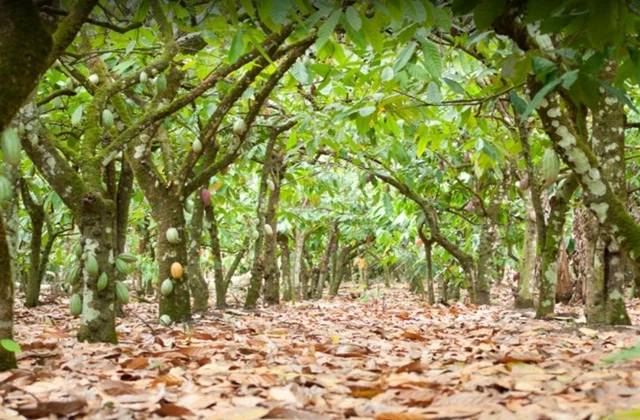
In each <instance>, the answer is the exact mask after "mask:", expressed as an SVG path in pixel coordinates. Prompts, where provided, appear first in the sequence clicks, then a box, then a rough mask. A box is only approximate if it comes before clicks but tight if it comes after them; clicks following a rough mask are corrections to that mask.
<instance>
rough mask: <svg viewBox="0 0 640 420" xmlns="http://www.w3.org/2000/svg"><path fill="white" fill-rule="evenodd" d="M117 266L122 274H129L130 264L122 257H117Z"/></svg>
mask: <svg viewBox="0 0 640 420" xmlns="http://www.w3.org/2000/svg"><path fill="white" fill-rule="evenodd" d="M116 268H117V269H118V271H119V272H121V273H122V274H129V265H127V263H126V262H124V261H123V260H121V259H120V258H116Z"/></svg>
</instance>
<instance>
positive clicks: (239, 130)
mask: <svg viewBox="0 0 640 420" xmlns="http://www.w3.org/2000/svg"><path fill="white" fill-rule="evenodd" d="M245 131H247V124H246V123H245V122H244V120H237V121H236V122H234V123H233V134H235V135H236V136H241V135H243V134H244V132H245Z"/></svg>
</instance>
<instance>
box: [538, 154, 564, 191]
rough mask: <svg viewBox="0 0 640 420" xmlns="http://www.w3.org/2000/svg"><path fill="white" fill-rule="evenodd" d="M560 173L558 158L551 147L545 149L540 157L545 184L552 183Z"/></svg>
mask: <svg viewBox="0 0 640 420" xmlns="http://www.w3.org/2000/svg"><path fill="white" fill-rule="evenodd" d="M559 173H560V160H559V159H558V155H556V152H555V151H554V150H553V149H547V150H546V151H545V152H544V156H543V157H542V177H543V178H544V179H545V181H547V184H553V183H554V182H555V181H556V179H558V174H559Z"/></svg>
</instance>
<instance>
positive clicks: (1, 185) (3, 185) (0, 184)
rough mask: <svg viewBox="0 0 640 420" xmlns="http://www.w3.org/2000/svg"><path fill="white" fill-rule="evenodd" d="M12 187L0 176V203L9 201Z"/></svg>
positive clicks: (9, 182)
mask: <svg viewBox="0 0 640 420" xmlns="http://www.w3.org/2000/svg"><path fill="white" fill-rule="evenodd" d="M12 195H13V186H12V185H11V181H9V180H8V179H7V178H5V177H3V176H1V175H0V203H4V202H5V201H9V200H11V196H12Z"/></svg>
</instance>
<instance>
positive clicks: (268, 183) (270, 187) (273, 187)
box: [267, 179, 276, 191]
mask: <svg viewBox="0 0 640 420" xmlns="http://www.w3.org/2000/svg"><path fill="white" fill-rule="evenodd" d="M267 189H268V190H269V191H273V190H275V189H276V186H275V184H274V183H273V181H272V180H270V179H267Z"/></svg>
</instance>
